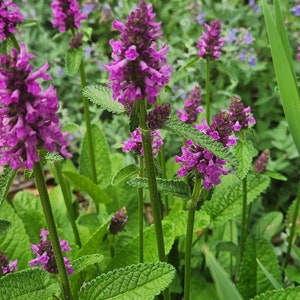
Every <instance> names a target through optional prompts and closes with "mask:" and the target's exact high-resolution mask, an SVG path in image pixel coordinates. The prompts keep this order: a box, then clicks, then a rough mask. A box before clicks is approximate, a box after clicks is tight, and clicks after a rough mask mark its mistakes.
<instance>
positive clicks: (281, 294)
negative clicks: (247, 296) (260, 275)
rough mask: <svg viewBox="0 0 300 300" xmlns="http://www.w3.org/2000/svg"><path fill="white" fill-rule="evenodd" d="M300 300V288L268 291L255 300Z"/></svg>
mask: <svg viewBox="0 0 300 300" xmlns="http://www.w3.org/2000/svg"><path fill="white" fill-rule="evenodd" d="M296 299H300V286H297V287H289V288H287V289H282V290H274V291H268V292H266V293H263V294H260V295H257V296H256V297H254V298H253V300H296Z"/></svg>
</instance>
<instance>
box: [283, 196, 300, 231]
mask: <svg viewBox="0 0 300 300" xmlns="http://www.w3.org/2000/svg"><path fill="white" fill-rule="evenodd" d="M296 201H297V199H295V200H294V201H293V202H292V204H291V205H290V206H289V208H288V211H287V214H286V217H285V224H286V227H287V228H289V229H290V228H291V227H292V224H293V218H294V212H295V209H296ZM299 222H300V210H299V211H298V214H297V219H296V227H295V233H296V234H299V233H300V225H299V224H300V223H299Z"/></svg>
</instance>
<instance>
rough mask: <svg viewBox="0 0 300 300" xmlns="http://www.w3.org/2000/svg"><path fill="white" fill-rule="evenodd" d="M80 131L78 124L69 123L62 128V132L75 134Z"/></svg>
mask: <svg viewBox="0 0 300 300" xmlns="http://www.w3.org/2000/svg"><path fill="white" fill-rule="evenodd" d="M78 129H79V125H78V124H76V123H67V124H65V125H64V126H63V127H62V132H68V133H74V132H76V131H77V130H78Z"/></svg>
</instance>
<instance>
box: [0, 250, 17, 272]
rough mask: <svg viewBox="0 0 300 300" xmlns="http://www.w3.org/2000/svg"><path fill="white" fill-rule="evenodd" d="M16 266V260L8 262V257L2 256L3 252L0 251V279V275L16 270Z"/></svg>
mask: <svg viewBox="0 0 300 300" xmlns="http://www.w3.org/2000/svg"><path fill="white" fill-rule="evenodd" d="M17 264H18V260H17V259H15V260H11V261H9V260H8V257H7V256H6V255H4V253H3V251H1V250H0V277H1V273H2V274H3V275H5V274H8V273H11V272H13V271H15V270H18V266H17ZM1 271H2V272H1Z"/></svg>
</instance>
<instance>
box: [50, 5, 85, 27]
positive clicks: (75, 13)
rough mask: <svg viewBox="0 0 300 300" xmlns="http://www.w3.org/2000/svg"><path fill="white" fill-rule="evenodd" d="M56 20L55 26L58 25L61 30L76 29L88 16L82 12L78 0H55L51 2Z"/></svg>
mask: <svg viewBox="0 0 300 300" xmlns="http://www.w3.org/2000/svg"><path fill="white" fill-rule="evenodd" d="M51 8H52V14H53V18H54V20H53V21H52V25H53V27H58V29H59V31H60V32H65V31H67V30H68V29H75V28H79V27H80V26H81V20H84V19H86V18H87V15H86V14H81V13H80V9H79V4H78V1H76V0H53V1H52V3H51Z"/></svg>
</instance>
